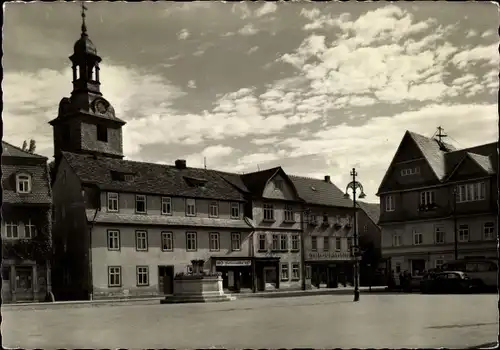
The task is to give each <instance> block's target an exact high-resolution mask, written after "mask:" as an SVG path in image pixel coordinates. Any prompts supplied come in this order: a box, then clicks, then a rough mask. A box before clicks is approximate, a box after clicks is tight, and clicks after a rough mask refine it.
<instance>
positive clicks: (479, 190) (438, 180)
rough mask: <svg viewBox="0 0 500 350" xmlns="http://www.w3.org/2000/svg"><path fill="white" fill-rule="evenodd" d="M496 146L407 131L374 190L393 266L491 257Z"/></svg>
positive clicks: (415, 267) (420, 267)
mask: <svg viewBox="0 0 500 350" xmlns="http://www.w3.org/2000/svg"><path fill="white" fill-rule="evenodd" d="M497 147H498V144H497V143H490V144H485V145H480V146H476V147H471V148H467V149H461V150H457V149H455V148H453V147H452V146H450V145H448V144H446V143H445V142H443V141H442V139H440V138H436V139H434V138H427V137H425V136H422V135H418V134H415V133H412V132H409V131H407V132H406V134H405V135H404V137H403V140H402V141H401V144H400V146H399V148H398V150H397V152H396V155H395V156H394V159H393V160H392V162H391V164H390V166H389V169H388V170H387V172H386V175H385V176H384V179H383V181H382V183H381V185H380V188H379V191H378V195H379V196H380V199H381V200H380V206H381V217H380V221H379V225H380V226H381V227H382V240H381V243H382V252H383V255H384V256H385V257H387V258H390V260H391V269H392V270H393V271H394V272H395V273H399V272H401V271H404V270H407V271H409V272H411V273H412V274H413V275H418V274H421V272H422V271H424V270H428V269H431V268H437V267H440V266H441V265H442V264H443V263H444V262H446V261H450V260H454V259H455V255H457V257H458V258H467V257H497V247H496V238H497V227H498V221H497V215H496V213H497V198H498V192H497V184H496V169H497V166H498V153H497ZM455 241H457V245H455ZM455 247H457V248H458V249H455Z"/></svg>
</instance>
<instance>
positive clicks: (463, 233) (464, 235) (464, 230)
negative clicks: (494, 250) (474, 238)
mask: <svg viewBox="0 0 500 350" xmlns="http://www.w3.org/2000/svg"><path fill="white" fill-rule="evenodd" d="M458 241H459V242H468V241H469V225H460V226H458Z"/></svg>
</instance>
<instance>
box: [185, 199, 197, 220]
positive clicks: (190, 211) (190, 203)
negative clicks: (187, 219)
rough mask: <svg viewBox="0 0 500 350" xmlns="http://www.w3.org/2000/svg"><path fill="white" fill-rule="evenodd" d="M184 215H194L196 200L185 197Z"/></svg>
mask: <svg viewBox="0 0 500 350" xmlns="http://www.w3.org/2000/svg"><path fill="white" fill-rule="evenodd" d="M186 216H196V200H194V199H192V198H187V199H186Z"/></svg>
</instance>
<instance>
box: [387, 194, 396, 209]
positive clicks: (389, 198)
mask: <svg viewBox="0 0 500 350" xmlns="http://www.w3.org/2000/svg"><path fill="white" fill-rule="evenodd" d="M385 211H394V197H393V196H386V197H385Z"/></svg>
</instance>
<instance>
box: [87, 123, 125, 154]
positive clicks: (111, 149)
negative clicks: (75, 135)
mask: <svg viewBox="0 0 500 350" xmlns="http://www.w3.org/2000/svg"><path fill="white" fill-rule="evenodd" d="M80 134H81V135H80V137H81V140H82V148H83V149H86V150H92V151H98V152H104V153H111V154H123V146H122V130H121V127H118V128H117V127H115V128H110V127H108V142H102V141H98V140H97V125H95V124H89V123H84V122H82V123H81V129H80Z"/></svg>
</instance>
